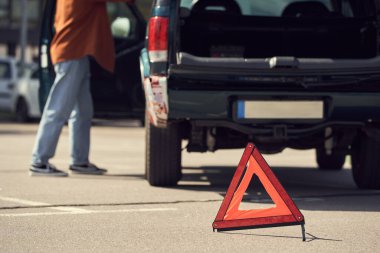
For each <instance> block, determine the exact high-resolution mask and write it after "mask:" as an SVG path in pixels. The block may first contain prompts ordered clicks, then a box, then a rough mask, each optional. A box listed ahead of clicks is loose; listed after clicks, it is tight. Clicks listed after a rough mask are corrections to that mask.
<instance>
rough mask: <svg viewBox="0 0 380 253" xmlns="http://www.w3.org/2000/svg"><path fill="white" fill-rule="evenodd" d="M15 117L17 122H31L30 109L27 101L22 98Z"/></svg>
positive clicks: (18, 103) (17, 105) (18, 102)
mask: <svg viewBox="0 0 380 253" xmlns="http://www.w3.org/2000/svg"><path fill="white" fill-rule="evenodd" d="M15 117H16V121H17V122H22V123H24V122H28V121H29V120H30V117H29V107H28V104H27V103H26V101H25V99H23V98H20V99H18V101H17V104H16V111H15Z"/></svg>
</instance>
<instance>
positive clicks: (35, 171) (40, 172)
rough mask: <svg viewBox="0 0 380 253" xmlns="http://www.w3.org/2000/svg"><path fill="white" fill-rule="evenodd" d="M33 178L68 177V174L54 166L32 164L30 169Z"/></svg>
mask: <svg viewBox="0 0 380 253" xmlns="http://www.w3.org/2000/svg"><path fill="white" fill-rule="evenodd" d="M29 174H30V175H31V176H50V177H67V176H68V174H67V173H66V172H63V171H60V170H58V169H57V168H56V167H55V166H54V165H52V164H32V165H30V168H29Z"/></svg>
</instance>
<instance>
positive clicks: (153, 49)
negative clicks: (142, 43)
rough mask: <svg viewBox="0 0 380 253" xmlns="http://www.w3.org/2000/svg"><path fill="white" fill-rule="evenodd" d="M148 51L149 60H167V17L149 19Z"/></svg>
mask: <svg viewBox="0 0 380 253" xmlns="http://www.w3.org/2000/svg"><path fill="white" fill-rule="evenodd" d="M148 29H149V30H148V32H149V38H148V53H149V59H150V61H151V62H166V61H167V60H168V29H169V18H167V17H152V18H151V19H150V21H149V28H148Z"/></svg>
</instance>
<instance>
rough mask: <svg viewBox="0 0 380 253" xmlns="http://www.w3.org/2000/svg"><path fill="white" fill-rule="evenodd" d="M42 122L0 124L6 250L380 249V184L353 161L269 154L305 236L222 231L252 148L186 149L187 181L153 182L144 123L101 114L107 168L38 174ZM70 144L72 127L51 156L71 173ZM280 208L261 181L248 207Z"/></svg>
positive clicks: (100, 141)
mask: <svg viewBox="0 0 380 253" xmlns="http://www.w3.org/2000/svg"><path fill="white" fill-rule="evenodd" d="M36 129H37V124H33V123H32V124H26V125H19V124H13V123H9V122H0V252H12V253H13V252H380V251H379V246H380V243H379V238H380V212H379V211H380V191H374V190H371V191H363V190H358V189H356V187H355V185H354V182H353V180H352V177H351V170H350V165H349V163H346V165H345V169H343V170H342V171H318V169H317V168H316V163H315V156H314V152H313V151H294V150H286V151H284V152H283V153H282V154H279V155H271V156H267V155H265V156H264V157H265V159H266V160H267V162H268V163H269V165H270V166H271V167H272V169H273V170H274V172H275V174H276V175H277V176H278V178H279V180H280V181H281V183H282V184H283V186H284V187H285V189H286V190H287V191H288V193H289V195H290V196H291V197H292V198H293V200H294V201H295V203H296V204H297V206H298V207H299V209H300V210H301V212H302V213H303V215H304V217H305V220H306V233H307V234H306V236H307V240H306V242H302V239H301V228H300V226H290V227H276V228H264V229H249V230H238V231H231V232H220V233H214V232H213V231H212V228H211V224H212V222H213V220H214V218H215V216H216V214H217V212H218V210H219V207H220V204H221V202H222V200H223V197H224V194H225V192H226V190H227V187H228V185H229V183H230V180H231V178H232V175H233V173H234V170H235V168H236V166H237V164H238V162H239V160H240V158H241V155H242V153H243V150H227V151H218V152H216V153H215V154H213V153H207V154H188V153H186V152H185V151H184V153H183V156H184V157H183V167H184V170H183V172H184V176H183V179H182V180H181V181H180V183H179V185H178V186H177V187H172V188H159V187H151V186H149V184H148V183H147V182H146V181H145V180H144V129H143V128H141V127H139V126H138V123H136V122H130V121H125V122H110V121H97V122H95V126H94V127H93V130H92V137H93V139H92V152H91V160H92V162H94V163H96V164H97V165H98V166H101V167H105V168H107V169H108V174H106V175H103V176H78V175H73V176H69V177H67V178H43V177H30V176H29V175H28V165H29V161H30V155H31V150H32V146H33V142H34V137H35V134H36ZM184 145H185V144H184ZM68 147H69V143H68V132H67V129H66V128H65V129H64V130H63V133H62V136H61V139H60V143H59V147H58V149H57V152H56V157H55V158H54V159H53V160H52V163H54V164H55V165H56V166H57V167H59V168H61V169H63V170H67V167H68V161H69V150H68ZM347 160H348V159H347ZM272 205H273V204H272V203H271V200H270V198H268V196H267V195H266V193H265V191H263V188H262V187H260V185H259V183H258V182H257V181H256V183H255V181H254V183H253V187H251V188H249V191H248V193H247V194H246V196H245V197H244V202H243V203H242V206H241V207H242V209H245V208H247V209H257V208H267V207H270V206H272Z"/></svg>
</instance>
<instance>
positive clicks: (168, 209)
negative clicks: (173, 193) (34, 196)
mask: <svg viewBox="0 0 380 253" xmlns="http://www.w3.org/2000/svg"><path fill="white" fill-rule="evenodd" d="M177 210H178V209H177V208H140V209H119V210H117V209H116V210H86V211H85V212H75V211H74V212H40V213H0V217H31V216H51V215H77V214H106V213H141V212H167V211H177Z"/></svg>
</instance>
